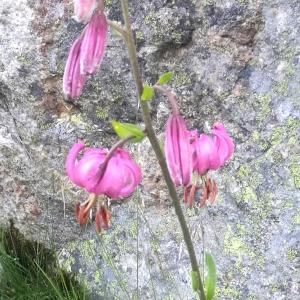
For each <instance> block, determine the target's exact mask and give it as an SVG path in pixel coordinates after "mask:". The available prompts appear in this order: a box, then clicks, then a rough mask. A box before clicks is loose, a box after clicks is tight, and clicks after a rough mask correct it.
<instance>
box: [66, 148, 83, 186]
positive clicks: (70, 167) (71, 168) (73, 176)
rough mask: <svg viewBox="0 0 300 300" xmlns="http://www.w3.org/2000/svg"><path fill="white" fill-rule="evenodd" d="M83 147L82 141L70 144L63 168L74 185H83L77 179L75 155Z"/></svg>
mask: <svg viewBox="0 0 300 300" xmlns="http://www.w3.org/2000/svg"><path fill="white" fill-rule="evenodd" d="M83 148H84V143H82V142H78V143H76V144H74V145H73V146H72V148H71V149H70V151H69V153H68V155H67V158H66V162H65V168H66V171H67V175H68V176H69V178H70V180H71V181H72V182H73V183H75V184H76V185H78V186H80V187H83V186H82V185H81V183H80V179H78V176H77V174H78V173H77V166H78V160H77V156H78V154H79V152H80V151H81V150H82V149H83Z"/></svg>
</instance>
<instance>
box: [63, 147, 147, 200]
mask: <svg viewBox="0 0 300 300" xmlns="http://www.w3.org/2000/svg"><path fill="white" fill-rule="evenodd" d="M84 148H85V145H84V144H83V143H82V142H79V143H76V144H74V145H73V146H72V148H71V149H70V151H69V154H68V156H67V159H66V163H65V166H66V171H67V174H68V176H69V178H70V180H71V181H72V182H73V183H74V184H76V185H77V186H79V187H82V188H84V189H86V190H87V191H88V192H90V193H94V194H96V195H101V194H103V195H106V196H108V197H110V198H111V199H120V198H123V197H128V196H130V195H131V194H132V193H133V192H134V190H135V189H136V187H137V186H138V184H139V183H140V182H141V170H140V168H139V166H138V165H137V164H136V163H135V162H134V161H133V160H132V159H131V158H130V156H129V154H128V153H127V152H126V151H125V150H123V149H121V148H118V149H116V150H115V152H114V153H113V155H112V157H111V158H110V159H109V160H108V162H107V164H106V166H105V169H104V170H102V168H101V167H102V166H103V163H104V161H105V157H106V155H107V150H104V149H101V148H87V149H85V150H84V151H83V154H82V157H81V158H80V159H78V158H77V157H78V155H79V153H80V152H81V151H82V150H83V149H84Z"/></svg>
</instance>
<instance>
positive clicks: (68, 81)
mask: <svg viewBox="0 0 300 300" xmlns="http://www.w3.org/2000/svg"><path fill="white" fill-rule="evenodd" d="M81 43H82V40H81V38H79V39H77V40H76V41H75V42H74V43H73V45H72V47H71V49H70V52H69V56H68V59H67V62H66V66H65V71H64V77H63V91H64V94H65V95H66V96H67V97H68V98H70V99H74V98H76V97H79V96H80V94H81V92H82V89H83V86H84V83H85V81H86V76H85V75H82V74H81V72H80V52H81V50H80V47H81Z"/></svg>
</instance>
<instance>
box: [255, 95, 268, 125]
mask: <svg viewBox="0 0 300 300" xmlns="http://www.w3.org/2000/svg"><path fill="white" fill-rule="evenodd" d="M270 102H271V96H270V94H260V95H258V96H257V97H256V101H255V106H256V107H257V108H258V109H259V111H258V113H257V115H256V120H257V121H258V122H263V121H265V120H266V118H267V117H268V115H269V113H270V111H271V109H270Z"/></svg>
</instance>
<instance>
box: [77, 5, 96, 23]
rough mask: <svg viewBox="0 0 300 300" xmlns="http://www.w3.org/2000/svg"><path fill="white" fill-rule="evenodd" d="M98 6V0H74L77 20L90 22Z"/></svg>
mask: <svg viewBox="0 0 300 300" xmlns="http://www.w3.org/2000/svg"><path fill="white" fill-rule="evenodd" d="M96 7H97V0H74V12H75V19H76V21H78V22H84V23H86V22H88V21H89V19H90V18H91V16H92V14H93V12H94V10H95V8H96Z"/></svg>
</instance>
